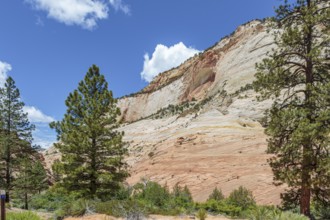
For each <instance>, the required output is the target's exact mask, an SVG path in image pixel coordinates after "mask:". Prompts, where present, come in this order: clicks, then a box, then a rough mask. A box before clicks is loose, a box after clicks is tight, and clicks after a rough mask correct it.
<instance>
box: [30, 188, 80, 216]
mask: <svg viewBox="0 0 330 220" xmlns="http://www.w3.org/2000/svg"><path fill="white" fill-rule="evenodd" d="M76 198H77V196H76V195H73V194H69V193H68V192H66V191H64V190H63V189H62V188H57V187H52V188H50V189H49V190H47V191H45V192H44V193H42V194H39V195H35V196H33V197H32V199H31V202H30V207H31V208H33V209H43V210H47V211H55V210H59V209H61V208H62V207H63V206H65V205H67V204H71V203H72V202H74V201H75V200H76Z"/></svg>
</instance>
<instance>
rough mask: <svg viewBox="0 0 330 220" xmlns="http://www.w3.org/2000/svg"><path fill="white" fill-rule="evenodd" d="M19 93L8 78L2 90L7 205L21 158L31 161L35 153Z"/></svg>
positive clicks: (0, 149)
mask: <svg viewBox="0 0 330 220" xmlns="http://www.w3.org/2000/svg"><path fill="white" fill-rule="evenodd" d="M23 107H24V103H23V102H22V101H21V98H20V92H19V89H18V88H17V87H16V85H15V81H14V80H13V78H11V77H8V78H7V79H6V82H5V84H4V87H3V88H1V89H0V121H1V123H0V125H1V128H0V136H1V138H0V167H1V170H0V181H1V185H2V186H3V187H4V189H5V190H6V202H9V201H10V192H11V191H12V190H13V188H14V185H13V182H14V181H15V178H16V176H15V173H19V172H20V170H21V168H22V166H21V164H20V162H21V159H22V158H31V157H33V155H34V154H35V153H36V151H35V149H34V148H33V147H32V146H31V142H32V131H33V130H34V128H35V127H34V125H32V124H30V122H29V120H28V117H27V116H28V115H27V113H25V112H24V111H23Z"/></svg>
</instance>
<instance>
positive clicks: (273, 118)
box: [254, 0, 330, 216]
mask: <svg viewBox="0 0 330 220" xmlns="http://www.w3.org/2000/svg"><path fill="white" fill-rule="evenodd" d="M276 14H277V15H276V17H275V18H274V19H273V21H272V25H271V28H272V30H271V33H273V34H274V35H275V43H276V45H277V47H276V48H277V49H274V50H273V51H272V52H271V55H270V56H269V57H268V58H266V59H264V60H263V62H261V63H259V64H257V73H256V81H255V82H254V88H255V90H256V91H257V92H259V93H260V94H261V96H260V97H259V98H260V99H268V98H273V99H274V104H273V105H272V107H271V109H270V111H269V113H268V118H269V124H268V127H267V129H266V134H267V135H268V136H269V139H268V150H267V151H268V153H270V154H272V157H271V158H270V160H269V163H270V166H271V168H272V170H273V173H274V180H275V183H276V184H283V183H285V184H287V186H288V187H289V190H288V191H287V192H286V193H284V194H282V198H283V199H285V200H286V201H288V200H291V201H293V202H296V203H297V204H299V205H300V211H301V213H302V214H304V215H306V216H310V203H311V198H313V199H315V200H318V201H322V202H323V203H325V204H328V205H329V204H330V203H329V202H330V185H329V182H330V167H329V164H330V157H329V156H330V155H329V151H330V147H329V144H330V136H329V134H330V72H329V70H330V56H329V49H330V40H329V31H330V29H329V27H330V25H329V23H330V10H329V1H328V0H297V1H296V2H295V3H294V4H289V3H288V1H284V4H283V5H281V6H280V7H279V8H278V9H277V10H276Z"/></svg>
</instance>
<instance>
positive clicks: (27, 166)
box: [13, 158, 48, 209]
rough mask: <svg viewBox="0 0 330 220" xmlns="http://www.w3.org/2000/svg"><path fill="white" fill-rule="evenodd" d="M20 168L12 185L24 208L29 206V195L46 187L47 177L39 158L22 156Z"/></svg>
mask: <svg viewBox="0 0 330 220" xmlns="http://www.w3.org/2000/svg"><path fill="white" fill-rule="evenodd" d="M20 164H21V170H20V172H19V174H18V175H17V178H16V180H15V181H14V183H13V185H14V186H15V187H14V191H15V193H16V197H17V198H18V199H19V200H21V201H23V202H24V209H28V208H29V205H28V203H29V200H30V199H31V196H32V195H34V194H37V193H40V192H41V191H42V190H45V189H47V188H48V177H47V173H46V170H45V168H44V166H43V165H42V164H41V162H40V161H39V158H23V159H22V160H21V163H20Z"/></svg>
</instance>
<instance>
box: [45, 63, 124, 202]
mask: <svg viewBox="0 0 330 220" xmlns="http://www.w3.org/2000/svg"><path fill="white" fill-rule="evenodd" d="M65 104H66V106H67V112H66V114H65V116H64V119H63V120H62V121H61V122H57V123H51V127H52V128H55V129H56V131H57V132H58V138H59V141H60V142H59V143H57V144H55V147H56V148H57V149H59V151H60V152H61V154H62V159H61V161H60V162H57V163H56V170H57V172H60V174H61V183H62V185H63V187H64V188H66V189H67V190H68V191H74V192H77V193H78V194H79V195H80V196H82V197H85V198H96V197H97V198H102V196H109V195H111V194H113V193H114V192H115V191H116V190H117V189H119V187H120V183H121V182H123V181H124V179H125V178H126V177H127V176H128V172H127V169H126V167H127V166H126V163H125V162H124V161H123V159H124V156H125V155H126V154H127V149H126V148H125V146H124V143H123V141H122V136H123V133H121V132H119V131H117V130H116V129H117V128H118V126H119V124H118V122H117V117H118V116H119V115H120V111H119V108H117V106H116V100H115V99H114V98H113V96H112V92H111V91H109V90H108V83H107V82H106V80H105V78H104V76H103V75H101V74H100V72H99V68H98V67H97V66H95V65H93V66H92V67H91V68H90V69H89V71H88V72H87V74H86V76H85V78H84V80H83V81H81V82H80V83H79V86H78V89H77V90H75V91H74V92H73V93H71V94H70V95H69V97H68V98H67V100H66V102H65ZM61 183H60V185H61Z"/></svg>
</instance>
